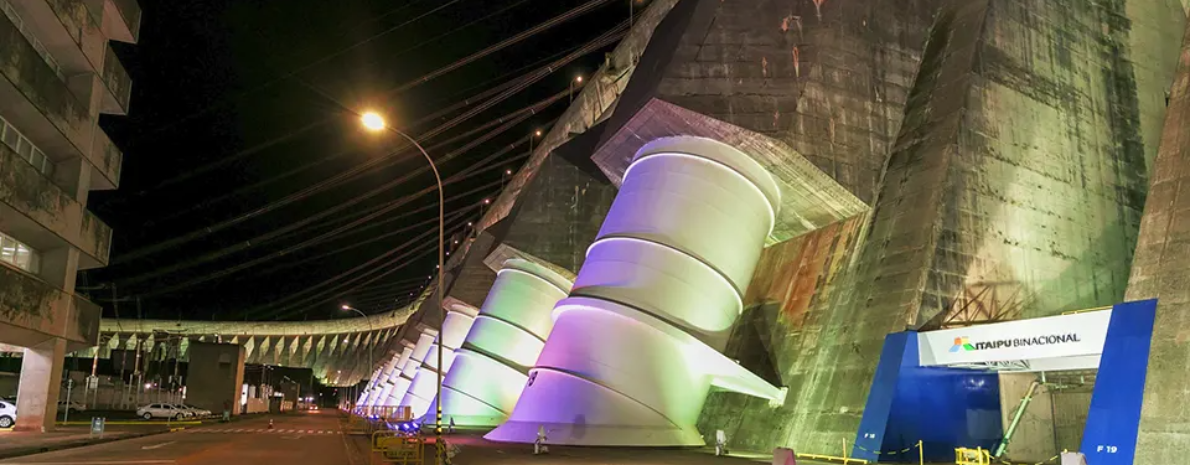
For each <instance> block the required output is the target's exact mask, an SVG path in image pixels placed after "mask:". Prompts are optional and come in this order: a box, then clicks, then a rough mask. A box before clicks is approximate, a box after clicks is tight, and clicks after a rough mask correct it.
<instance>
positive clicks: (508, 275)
mask: <svg viewBox="0 0 1190 465" xmlns="http://www.w3.org/2000/svg"><path fill="white" fill-rule="evenodd" d="M573 285H574V283H572V282H571V281H570V280H568V279H566V278H564V277H562V276H561V275H559V274H557V273H555V272H553V271H551V270H549V269H547V268H545V267H543V266H540V265H537V264H535V263H532V262H528V261H525V260H520V259H512V260H508V261H506V262H504V265H503V268H502V269H501V270H500V271H499V272H497V274H496V282H495V283H494V284H493V285H492V289H491V291H489V292H488V296H487V299H485V300H484V302H483V307H482V308H481V309H480V311H479V316H478V317H476V319H475V324H474V325H473V326H472V327H471V332H469V333H468V334H467V338H466V340H465V341H464V342H463V346H462V349H460V350H459V351H458V352H457V353H456V355H455V359H454V365H453V366H452V367H451V370H450V373H448V374H447V375H446V379H445V380H443V382H442V399H443V400H442V402H443V405H442V414H443V421H449V419H453V420H454V421H455V424H458V425H464V426H496V425H498V424H500V423H502V422H504V420H506V419H508V415H509V414H510V413H512V409H513V407H516V402H517V399H520V397H521V390H522V389H524V387H525V382H526V381H527V380H528V379H529V377H528V375H527V374H526V373H527V372H528V370H529V369H530V368H532V367H533V364H534V363H535V362H536V361H537V357H538V356H539V355H541V349H542V348H543V347H544V346H545V339H546V338H547V337H549V334H550V330H552V329H553V327H554V321H553V318H552V317H551V312H552V310H553V308H554V305H556V304H557V303H558V301H559V300H562V299H563V298H565V297H566V293H567V292H570V288H571V286H573ZM433 410H434V406H432V405H431V411H433Z"/></svg>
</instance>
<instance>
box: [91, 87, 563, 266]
mask: <svg viewBox="0 0 1190 465" xmlns="http://www.w3.org/2000/svg"><path fill="white" fill-rule="evenodd" d="M565 95H566V93H564V92H560V93H558V94H555V95H554V96H552V97H550V98H546V99H544V100H542V101H539V102H537V103H536V104H534V105H533V106H531V108H532V109H533V110H532V111H524V110H522V111H524V112H523V113H522V114H521V115H519V116H517V117H516V118H513V121H518V122H519V121H523V120H524V119H526V118H528V116H530V115H532V114H534V113H536V111H539V110H540V109H543V108H546V107H548V106H549V105H552V104H554V103H556V102H558V101H559V100H561V97H563V96H565ZM485 103H487V102H485ZM495 103H496V102H491V103H490V105H488V107H490V106H491V105H495ZM485 109H486V108H485ZM476 113H478V112H476ZM472 116H474V115H473V114H469V115H465V116H464V115H460V116H459V117H456V118H454V119H452V120H451V121H450V122H447V123H444V125H443V126H451V127H453V126H456V125H458V124H459V123H461V122H462V121H463V120H465V119H467V118H470V117H472ZM502 127H503V126H502ZM443 131H444V129H442V126H440V127H439V128H435V130H434V131H431V132H429V133H428V135H423V136H422V139H423V140H424V139H426V138H429V137H434V136H436V135H438V134H441V133H442V132H443ZM492 136H494V134H492ZM483 137H484V136H481V137H480V138H481V139H483ZM490 137H491V136H489V137H488V138H490ZM483 140H486V139H483ZM435 147H437V146H435ZM407 150H408V147H407V146H406V145H405V144H401V145H400V146H399V148H398V149H396V150H393V151H390V152H388V154H386V155H385V156H383V157H380V158H377V159H374V160H371V161H368V162H366V163H363V164H361V165H359V166H357V167H354V168H351V169H349V170H347V171H344V172H341V173H339V174H337V175H335V176H332V177H330V178H328V179H325V180H323V181H321V182H318V183H316V184H314V185H312V186H309V187H306V188H304V189H302V190H301V191H298V192H296V193H293V194H290V195H288V196H286V197H284V198H282V199H278V200H276V201H273V202H271V203H269V204H267V205H264V206H262V207H259V208H256V209H254V210H252V211H249V212H247V213H245V214H242V215H240V216H237V217H235V218H231V219H228V220H224V221H222V222H220V223H217V224H215V225H212V226H208V227H206V228H203V229H199V230H196V231H192V232H190V233H188V234H185V235H182V236H180V237H176V238H173V239H169V240H166V241H163V242H159V243H157V244H153V245H149V246H146V247H142V248H140V249H137V250H134V251H132V252H129V253H126V254H123V255H121V256H120V258H118V259H115V260H112V264H113V265H120V264H124V263H127V262H130V261H132V260H136V259H138V258H141V257H144V256H148V255H151V254H154V253H157V252H161V251H165V250H168V249H171V248H173V247H175V246H178V245H181V244H184V243H187V242H191V241H193V240H196V239H199V238H202V237H205V236H207V235H210V234H213V233H215V232H218V231H222V230H224V229H227V228H230V227H232V226H235V225H237V224H240V223H243V222H245V221H248V220H250V219H252V218H255V217H258V216H261V215H264V214H266V213H269V212H271V211H273V210H276V209H278V208H281V207H283V206H286V205H289V204H292V203H294V202H297V201H298V200H301V199H304V198H305V197H307V196H309V195H312V194H313V193H316V192H319V191H321V190H324V189H327V188H329V187H333V186H336V185H338V184H341V183H342V182H345V181H347V180H349V179H352V178H354V177H355V176H358V175H359V174H360V173H363V172H364V171H366V170H368V169H371V168H373V167H375V166H377V165H379V164H381V163H383V162H385V161H386V160H389V159H393V158H396V157H394V156H393V155H394V154H401V153H405V152H406V151H407ZM372 195H374V194H372ZM369 196H370V195H369Z"/></svg>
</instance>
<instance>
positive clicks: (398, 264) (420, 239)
mask: <svg viewBox="0 0 1190 465" xmlns="http://www.w3.org/2000/svg"><path fill="white" fill-rule="evenodd" d="M461 224H462V223H460V224H459V225H456V226H455V227H453V228H451V230H454V229H456V228H458V227H460V225H461ZM436 232H437V228H431V229H427V230H426V231H425V232H424V233H422V234H419V235H418V236H416V237H414V238H412V239H409V240H408V241H405V242H404V243H402V244H401V245H399V246H397V247H396V248H394V249H393V250H390V251H388V252H386V253H384V254H381V255H378V256H376V257H374V258H372V259H371V260H368V261H366V262H364V263H361V264H360V265H357V266H355V267H353V268H351V269H349V270H346V271H343V272H341V273H339V274H337V275H335V276H333V277H331V278H329V279H327V280H324V281H322V282H320V283H318V284H316V285H314V286H309V287H305V288H303V289H302V290H301V291H298V292H297V293H294V294H291V295H289V296H286V297H284V298H282V299H280V300H278V301H275V302H271V303H269V304H266V305H263V306H261V307H258V308H257V309H251V310H248V311H245V312H244V314H245V315H249V314H251V313H255V312H254V311H253V310H267V309H269V308H270V307H273V309H272V310H270V311H269V313H267V314H266V315H265V317H264V319H266V320H267V319H272V318H277V317H278V315H284V312H286V311H287V310H290V309H294V308H302V309H304V308H308V307H301V306H302V305H306V304H307V303H308V302H311V299H321V300H316V301H315V302H316V303H322V302H325V301H327V300H332V299H334V298H335V297H338V296H340V295H342V293H339V294H335V295H333V296H331V297H329V298H328V297H317V296H325V295H327V293H330V292H335V291H337V290H338V289H341V288H342V287H343V286H348V285H351V284H353V283H355V282H356V281H359V280H360V279H365V278H367V277H368V275H371V274H375V273H377V272H379V271H381V270H383V269H384V267H386V266H393V268H390V269H388V270H387V271H385V272H383V273H381V274H379V275H377V276H374V277H372V278H371V279H368V280H367V281H365V282H363V283H360V284H359V285H357V286H356V287H354V288H352V289H349V290H347V291H345V292H350V291H353V290H355V289H357V288H359V287H360V286H362V285H366V284H370V283H372V282H374V281H376V280H378V279H380V278H382V277H384V276H388V275H389V274H392V273H394V272H396V271H397V270H400V269H402V268H404V267H405V266H408V265H409V264H410V263H412V262H413V260H407V258H409V256H410V255H411V254H414V253H418V252H420V255H425V253H426V252H430V251H432V250H434V249H435V245H436V244H433V243H432V241H425V240H424V239H425V238H428V237H430V236H431V235H433V234H434V233H436ZM414 243H416V244H418V245H417V246H416V247H414V248H413V250H405V249H406V248H407V247H408V246H409V245H411V244H414ZM398 252H401V254H400V255H397V256H395V257H393V255H395V254H397V253H398ZM420 255H416V256H420ZM389 257H392V258H390V259H389V260H388V261H387V262H384V263H382V264H380V265H377V266H375V267H372V265H374V264H376V262H379V261H381V260H383V259H386V258H389ZM365 268H368V271H365V272H364V273H363V274H360V275H358V276H356V277H354V278H351V279H349V280H347V281H344V282H340V283H339V284H337V285H336V286H334V287H331V288H330V289H328V290H323V291H317V289H319V288H321V287H324V286H326V285H328V284H332V283H334V282H336V281H337V280H338V279H340V278H343V277H345V276H347V275H350V274H352V273H355V272H356V271H359V270H361V269H365ZM303 294H306V295H305V296H303ZM311 294H312V295H311ZM287 301H288V302H287ZM293 301H297V303H294V302H293ZM277 307H280V308H277ZM295 313H296V312H295ZM289 315H292V313H290V314H289ZM286 316H288V315H286Z"/></svg>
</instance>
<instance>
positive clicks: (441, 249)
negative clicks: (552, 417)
mask: <svg viewBox="0 0 1190 465" xmlns="http://www.w3.org/2000/svg"><path fill="white" fill-rule="evenodd" d="M360 123H361V124H363V125H364V128H366V129H367V130H369V131H372V132H379V131H383V130H385V129H388V130H389V132H392V133H394V134H396V135H398V136H401V137H403V138H405V140H408V141H409V143H411V144H413V146H414V147H417V150H418V151H419V152H421V154H422V156H423V157H425V158H426V163H429V164H430V170H431V171H433V172H434V182H435V183H437V184H438V288H437V289H435V291H434V293H435V294H437V300H438V307H439V309H441V310H442V312H443V315H442V318H440V319H439V320H438V334H442V324H443V323H444V322H445V321H446V315H445V313H446V309H445V308H443V307H442V299H443V297H442V288H443V282H442V274H443V273H444V272H445V270H446V260H445V259H444V257H445V253H446V238H445V234H446V200H445V195H444V194H443V192H442V176H441V175H440V174H438V165H435V164H434V159H433V158H431V157H430V154H429V153H428V152H426V149H425V148H423V147H422V146H421V144H419V143H418V142H417V140H416V139H414V138H413V137H412V136H410V135H409V134H405V132H403V131H401V130H399V129H397V128H394V127H391V126H389V125H387V124H385V122H384V117H383V116H380V114H379V113H376V112H374V111H369V112H365V113H364V114H362V115H360ZM436 371H437V375H438V380H437V384H438V386H437V391H436V392H435V394H434V404H435V405H437V412H435V420H434V439H435V441H434V448H435V449H436V451H435V458H436V461H437V463H438V464H439V465H442V464H443V463H445V462H446V447H445V444H444V443H443V442H442V371H443V370H442V346H441V344H439V346H438V370H436Z"/></svg>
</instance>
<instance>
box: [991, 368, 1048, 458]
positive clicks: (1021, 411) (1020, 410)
mask: <svg viewBox="0 0 1190 465" xmlns="http://www.w3.org/2000/svg"><path fill="white" fill-rule="evenodd" d="M1040 385H1041V383H1039V382H1037V381H1034V382H1033V383H1032V384H1030V385H1029V390H1028V391H1025V398H1023V399H1021V405H1020V407H1017V408H1016V413H1015V414H1013V416H1012V423H1009V424H1008V431H1005V432H1004V439H1002V440H1001V441H1000V445H999V446H996V453H994V454H992V457H996V458H999V457H1000V455H1001V454H1003V453H1004V451H1005V450H1007V449H1008V442H1009V441H1011V440H1012V433H1014V432H1016V427H1017V425H1018V424H1020V422H1021V417H1023V416H1024V415H1025V409H1026V408H1028V407H1029V402H1032V401H1033V394H1034V393H1036V392H1037V386H1040Z"/></svg>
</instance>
